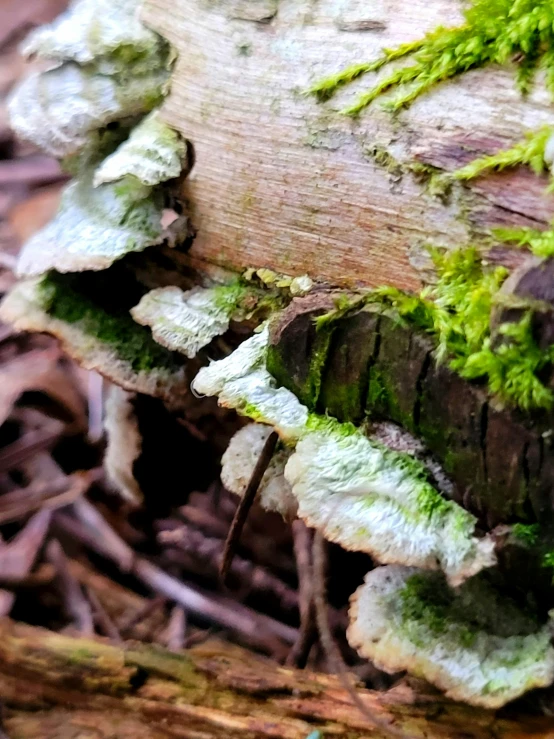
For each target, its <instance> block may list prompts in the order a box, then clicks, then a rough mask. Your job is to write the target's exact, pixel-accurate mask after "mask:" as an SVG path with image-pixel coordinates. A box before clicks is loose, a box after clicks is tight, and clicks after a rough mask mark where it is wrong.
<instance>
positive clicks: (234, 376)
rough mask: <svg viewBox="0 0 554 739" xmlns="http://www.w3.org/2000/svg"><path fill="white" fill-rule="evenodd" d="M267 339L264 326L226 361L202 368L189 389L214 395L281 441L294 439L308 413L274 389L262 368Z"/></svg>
mask: <svg viewBox="0 0 554 739" xmlns="http://www.w3.org/2000/svg"><path fill="white" fill-rule="evenodd" d="M268 338H269V329H268V327H267V325H266V326H264V327H263V329H262V330H261V332H260V333H258V334H254V336H252V337H251V338H250V339H247V340H246V341H243V342H242V344H241V345H240V346H239V347H238V348H237V349H235V351H234V352H233V353H232V354H229V356H228V357H225V359H220V360H219V361H217V362H212V363H211V364H210V365H209V366H208V367H203V368H202V369H201V370H200V372H199V373H198V374H197V376H196V377H195V379H194V381H193V383H192V388H193V390H194V391H195V392H197V393H198V394H201V395H217V396H218V398H219V402H220V404H221V405H223V406H225V407H226V408H234V409H236V410H237V411H238V412H239V413H242V414H243V415H245V416H248V417H249V418H252V420H254V421H259V422H260V423H267V424H269V425H271V426H274V427H275V429H276V430H277V431H278V432H279V435H280V436H281V437H283V438H285V439H287V438H291V439H297V438H298V436H299V435H301V434H302V433H303V430H304V429H305V427H306V424H307V422H308V409H307V408H306V406H304V405H302V403H301V402H300V401H299V400H298V398H297V397H296V395H294V394H293V393H291V392H290V390H287V389H286V388H277V387H276V385H275V380H274V379H273V377H272V376H271V375H270V374H269V372H268V371H267V369H266V367H265V356H266V350H267V342H268Z"/></svg>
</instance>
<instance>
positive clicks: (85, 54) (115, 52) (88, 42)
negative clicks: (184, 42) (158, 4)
mask: <svg viewBox="0 0 554 739" xmlns="http://www.w3.org/2000/svg"><path fill="white" fill-rule="evenodd" d="M141 5H142V0H74V2H72V3H71V4H70V6H69V8H68V9H67V10H66V12H65V13H62V14H61V15H60V16H59V17H58V18H56V19H55V20H54V21H53V22H52V23H50V24H48V25H46V26H42V27H40V28H37V29H36V30H34V31H32V32H31V33H30V34H29V36H28V37H27V38H26V39H25V41H24V42H23V44H22V46H21V51H22V53H23V54H24V55H25V56H32V55H35V54H36V55H37V56H40V57H45V58H47V59H53V60H58V61H60V62H63V61H73V62H77V63H78V64H90V63H92V62H98V60H101V59H106V60H107V61H111V62H112V65H114V64H116V63H117V62H118V68H117V70H116V71H125V67H126V66H127V65H128V64H129V63H135V64H136V62H137V61H138V60H144V61H148V57H149V56H150V55H151V54H152V52H154V53H156V54H159V53H160V51H161V50H162V49H163V46H164V44H165V42H164V41H163V40H162V39H161V38H160V36H158V35H157V34H156V33H154V31H151V30H150V29H148V28H146V26H145V25H144V24H143V23H142V22H141V20H140V15H139V14H140V7H141ZM112 71H113V70H112ZM107 72H108V70H104V71H103V74H106V73H107Z"/></svg>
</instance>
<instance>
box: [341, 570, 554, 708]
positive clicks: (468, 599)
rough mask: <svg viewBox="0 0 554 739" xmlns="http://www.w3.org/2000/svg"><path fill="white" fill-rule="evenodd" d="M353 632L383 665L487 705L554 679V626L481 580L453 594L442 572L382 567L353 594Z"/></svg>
mask: <svg viewBox="0 0 554 739" xmlns="http://www.w3.org/2000/svg"><path fill="white" fill-rule="evenodd" d="M347 637H348V641H349V643H350V645H351V646H352V647H353V648H354V649H356V650H358V652H359V653H360V654H361V655H362V656H364V657H366V658H367V659H370V660H371V661H372V662H373V663H374V664H375V665H376V666H377V667H379V668H380V669H382V670H385V671H386V672H390V673H394V672H398V671H400V670H408V671H409V672H411V673H413V674H415V675H418V676H419V677H423V678H425V679H426V680H428V681H429V682H431V683H433V684H434V685H436V686H437V687H438V688H440V689H442V690H444V691H445V692H446V695H447V696H449V697H450V698H453V699H454V700H460V701H465V702H466V703H470V704H472V705H476V706H484V707H485V708H499V707H500V706H503V705H504V704H505V703H507V702H509V701H511V700H514V698H517V697H518V696H520V695H522V694H523V693H525V692H526V691H528V690H531V689H533V688H538V687H544V686H547V685H550V684H551V683H552V681H553V680H554V649H553V648H552V646H551V645H550V631H549V628H548V626H547V625H540V624H538V623H537V622H536V621H535V619H534V618H532V617H530V616H527V615H525V614H523V613H522V612H521V611H520V610H519V609H518V608H517V606H516V605H515V604H514V603H513V602H512V601H510V600H509V599H506V598H503V597H501V596H500V595H498V594H497V593H496V592H495V591H494V590H493V589H492V588H491V587H490V586H488V585H487V584H486V583H485V582H484V581H482V580H481V579H480V578H475V579H472V580H470V581H468V582H467V583H465V584H464V585H463V586H462V587H461V588H460V589H459V591H457V592H453V591H451V590H450V589H449V588H448V587H447V585H446V583H445V582H444V580H443V579H442V578H441V576H440V575H436V574H433V573H428V572H421V571H418V570H416V569H413V568H410V567H399V566H394V565H393V566H388V567H378V568H377V569H375V570H373V571H372V572H370V573H369V574H368V575H367V576H366V578H365V583H364V584H363V585H362V586H361V587H360V588H358V590H357V591H356V593H355V594H354V596H353V597H352V599H351V607H350V626H349V627H348V630H347Z"/></svg>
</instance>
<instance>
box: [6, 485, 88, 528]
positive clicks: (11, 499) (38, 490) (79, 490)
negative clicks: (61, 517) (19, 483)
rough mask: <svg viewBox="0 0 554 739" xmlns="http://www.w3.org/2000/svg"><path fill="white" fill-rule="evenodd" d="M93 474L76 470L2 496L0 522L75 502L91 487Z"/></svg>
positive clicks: (14, 519)
mask: <svg viewBox="0 0 554 739" xmlns="http://www.w3.org/2000/svg"><path fill="white" fill-rule="evenodd" d="M92 480H93V476H92V475H91V474H90V473H89V472H76V473H74V474H73V475H69V476H68V477H65V476H64V477H60V478H59V479H57V480H53V481H52V482H51V483H50V484H46V485H45V484H44V483H38V484H31V485H29V486H27V487H26V488H20V489H19V490H13V491H12V492H9V493H6V494H5V495H3V496H2V497H1V498H0V524H3V523H9V522H10V521H18V520H19V519H21V518H23V517H24V516H27V515H28V514H29V513H34V511H36V510H39V509H40V510H55V509H56V508H61V507H62V506H66V505H67V504H68V503H72V502H74V501H75V500H76V499H77V498H79V497H80V496H81V495H83V494H84V493H85V492H86V490H87V489H88V488H89V487H90V485H91V482H92Z"/></svg>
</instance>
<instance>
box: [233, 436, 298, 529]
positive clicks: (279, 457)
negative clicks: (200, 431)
mask: <svg viewBox="0 0 554 739" xmlns="http://www.w3.org/2000/svg"><path fill="white" fill-rule="evenodd" d="M271 432H272V429H271V428H270V427H269V426H264V425H262V424H259V423H250V424H248V426H245V427H244V428H242V429H240V431H237V433H236V434H235V435H234V436H233V438H232V439H231V441H230V442H229V446H228V447H227V449H226V451H225V453H224V454H223V457H222V459H221V482H222V483H223V484H224V485H225V487H226V488H227V490H230V491H231V492H232V493H235V494H236V495H239V496H241V497H242V496H243V495H244V492H245V490H246V488H247V486H248V483H249V481H250V478H251V477H252V473H253V472H254V468H255V466H256V462H257V460H258V457H259V456H260V454H261V453H262V450H263V448H264V444H265V442H266V441H267V438H268V436H269V435H270V434H271ZM290 454H291V452H290V450H289V449H287V448H286V447H284V446H281V447H280V448H278V449H277V451H276V452H275V453H274V454H273V456H272V458H271V461H270V463H269V465H268V467H267V470H266V471H265V473H264V476H263V477H262V481H261V483H260V487H259V488H258V495H259V499H260V504H261V506H262V507H263V508H265V509H266V510H268V511H276V512H277V513H280V514H281V515H282V516H283V517H284V518H287V519H292V518H294V517H295V515H296V511H297V508H298V505H297V503H296V500H295V498H294V495H293V494H292V490H291V488H290V485H289V483H288V482H287V480H286V479H285V475H284V472H285V465H286V463H287V461H288V459H289V457H290Z"/></svg>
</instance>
